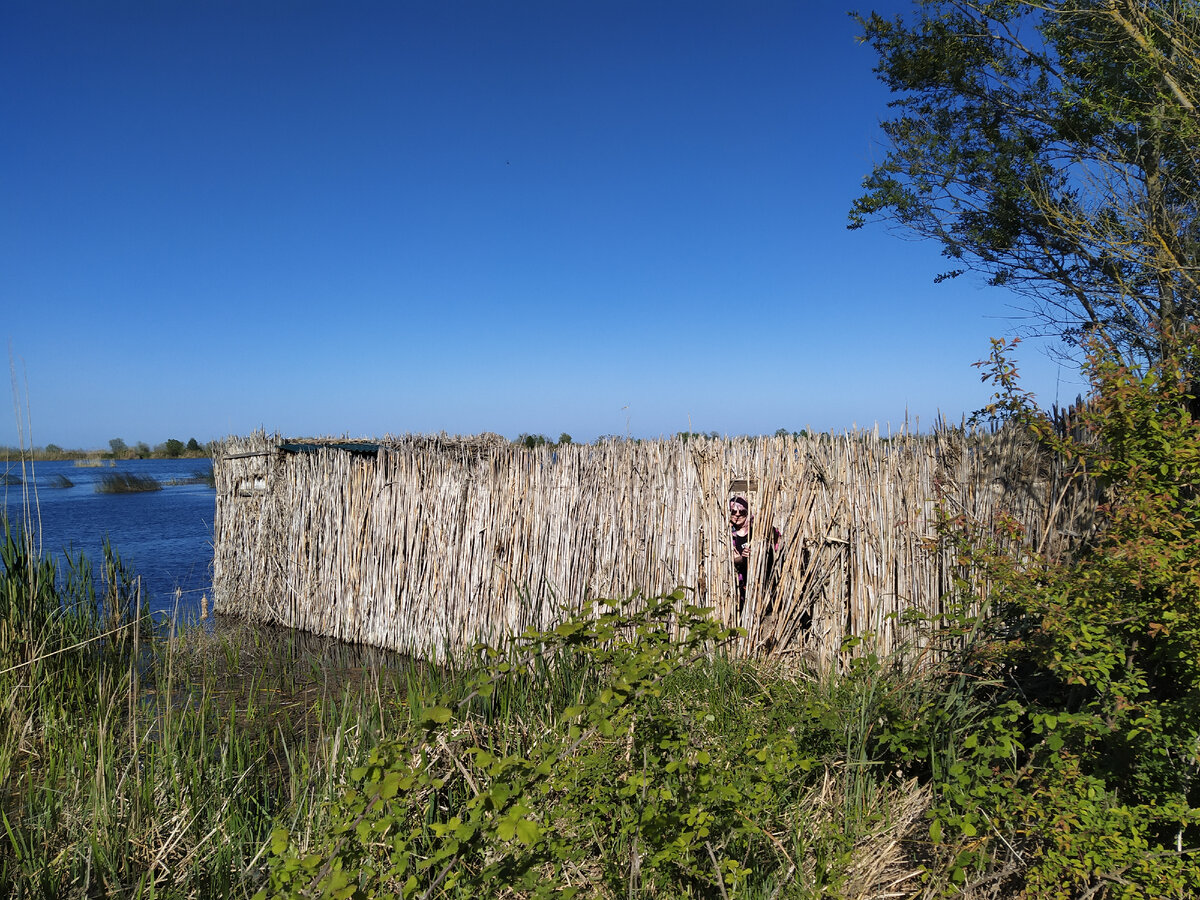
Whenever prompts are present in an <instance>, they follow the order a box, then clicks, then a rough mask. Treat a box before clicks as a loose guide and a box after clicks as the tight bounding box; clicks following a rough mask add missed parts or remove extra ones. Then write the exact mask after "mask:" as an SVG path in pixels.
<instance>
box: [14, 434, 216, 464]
mask: <svg viewBox="0 0 1200 900" xmlns="http://www.w3.org/2000/svg"><path fill="white" fill-rule="evenodd" d="M211 450H212V444H211V442H209V443H203V444H202V443H200V442H199V441H197V440H196V439H195V438H188V440H187V441H186V442H184V441H181V440H179V439H178V438H167V439H166V440H165V441H163V442H162V443H161V444H155V445H154V446H153V447H151V446H150V445H149V444H148V443H146V442H145V441H138V442H137V443H136V444H133V445H130V444H127V443H126V442H125V440H124V439H123V438H113V439H112V440H110V441H109V442H108V451H107V452H105V451H103V450H82V449H77V448H64V447H62V446H61V445H59V444H47V445H46V446H44V447H34V448H32V449H31V450H30V449H23V448H21V447H0V456H3V457H4V458H6V459H13V458H16V457H22V456H23V457H26V458H31V459H35V460H55V459H87V458H93V459H95V458H100V459H187V458H201V457H206V456H209V455H211Z"/></svg>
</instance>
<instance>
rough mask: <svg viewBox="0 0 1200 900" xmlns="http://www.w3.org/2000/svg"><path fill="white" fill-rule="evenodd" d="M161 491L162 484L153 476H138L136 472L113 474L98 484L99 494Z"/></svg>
mask: <svg viewBox="0 0 1200 900" xmlns="http://www.w3.org/2000/svg"><path fill="white" fill-rule="evenodd" d="M161 490H162V483H161V482H160V481H159V480H158V479H157V478H155V477H154V476H153V475H138V474H137V473H136V472H113V473H112V474H109V475H105V476H104V477H103V478H101V479H100V480H99V481H97V482H96V493H98V494H140V493H145V492H147V491H161Z"/></svg>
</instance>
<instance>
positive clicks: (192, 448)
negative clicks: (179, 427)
mask: <svg viewBox="0 0 1200 900" xmlns="http://www.w3.org/2000/svg"><path fill="white" fill-rule="evenodd" d="M184 449H186V450H187V452H188V453H200V452H202V451H203V450H204V448H203V447H201V446H200V444H199V443H197V441H196V439H195V438H188V442H187V447H185V448H184Z"/></svg>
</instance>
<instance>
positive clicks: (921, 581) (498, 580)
mask: <svg viewBox="0 0 1200 900" xmlns="http://www.w3.org/2000/svg"><path fill="white" fill-rule="evenodd" d="M283 443H284V442H283V441H281V439H280V438H279V437H278V436H275V437H268V436H267V435H265V434H261V433H260V434H256V435H253V436H251V437H249V438H232V439H230V440H228V441H226V442H224V443H223V444H222V445H221V447H220V448H219V449H218V451H217V453H216V454H215V457H214V470H215V472H216V487H217V519H216V537H215V544H216V548H215V560H214V593H215V597H216V602H217V604H218V607H217V608H218V609H219V610H220V611H221V612H224V613H230V614H238V615H243V616H246V617H248V618H251V619H253V620H259V621H267V622H272V623H278V624H282V625H287V626H290V627H294V628H302V629H306V630H309V631H313V632H317V633H319V634H325V635H332V636H335V637H338V638H341V639H344V640H348V641H355V642H361V643H366V644H372V645H376V646H381V647H388V648H392V649H395V650H400V651H403V652H407V653H412V654H417V655H421V656H426V657H432V658H440V657H442V656H444V655H445V654H446V653H447V652H453V651H455V650H457V649H460V648H463V647H467V646H470V645H471V644H473V643H474V642H476V641H480V640H488V641H495V640H499V639H502V638H503V637H504V636H505V635H507V634H512V633H514V632H519V631H521V630H524V629H525V628H527V627H531V626H532V627H537V628H545V627H549V626H552V625H553V624H554V623H555V621H556V620H557V618H558V617H559V616H560V615H561V610H562V609H563V608H565V607H577V606H578V605H579V604H580V603H581V602H582V601H583V600H585V599H587V598H594V597H598V596H623V595H627V594H630V593H633V592H635V591H641V592H643V593H646V594H652V593H658V592H661V591H665V590H670V589H672V588H674V587H676V586H678V585H686V586H688V587H690V588H693V589H694V590H695V593H696V602H697V603H699V604H701V605H704V606H711V607H713V608H714V609H715V610H716V611H717V613H718V614H719V615H720V616H722V617H723V618H724V619H725V620H726V621H730V622H734V623H736V624H739V625H741V626H742V627H744V628H745V629H746V630H747V638H746V640H745V642H744V646H743V650H744V651H746V652H771V653H775V654H791V653H806V654H808V655H810V656H812V657H813V658H814V659H815V660H819V661H821V662H824V663H829V662H832V661H835V660H836V659H837V654H838V653H839V648H840V647H841V645H842V641H843V639H844V638H845V637H846V636H847V635H851V634H855V635H864V634H872V635H874V638H875V640H876V641H877V642H878V644H879V646H880V649H882V650H889V649H892V648H894V647H896V646H897V645H898V644H900V643H901V642H903V641H907V640H910V639H911V638H912V635H910V634H908V633H906V632H905V631H904V630H903V628H902V626H901V625H900V624H899V622H898V616H896V615H893V614H896V613H900V612H903V611H904V610H906V609H908V608H910V607H917V608H920V609H923V610H925V611H927V612H936V611H938V609H939V604H940V603H941V602H942V598H943V597H944V596H945V595H946V594H947V592H948V591H950V590H951V589H952V588H953V586H954V583H955V579H956V578H959V577H961V576H963V575H964V574H967V573H965V572H964V571H962V570H961V566H960V565H959V562H958V559H957V554H956V552H955V551H954V550H953V548H951V547H949V546H947V545H946V542H944V541H940V540H939V539H938V531H937V528H936V522H937V515H938V510H939V509H943V510H945V511H947V512H948V513H949V514H951V515H961V516H963V517H965V520H966V521H968V522H970V523H971V524H973V525H977V526H979V527H982V528H986V527H987V526H988V525H989V524H990V523H993V522H995V521H996V520H997V517H998V516H1000V515H1001V514H1007V515H1010V516H1012V517H1013V518H1015V519H1016V520H1017V521H1018V522H1020V523H1022V524H1023V525H1024V526H1025V528H1026V532H1027V533H1026V541H1027V543H1028V546H1030V547H1033V548H1038V549H1043V550H1045V549H1054V548H1055V547H1057V546H1059V545H1061V544H1063V543H1064V542H1065V541H1068V540H1069V539H1070V538H1071V537H1072V536H1073V535H1074V536H1077V535H1079V534H1082V533H1085V532H1086V531H1087V530H1088V529H1089V528H1090V527H1091V521H1092V516H1093V514H1094V509H1095V498H1094V495H1093V494H1094V492H1093V490H1092V489H1091V488H1090V486H1088V485H1086V484H1084V483H1082V482H1081V481H1080V480H1079V479H1078V478H1073V477H1072V476H1071V473H1068V472H1064V471H1062V469H1061V466H1060V465H1059V464H1057V463H1056V462H1054V461H1053V460H1051V459H1048V458H1046V457H1044V455H1042V454H1040V453H1039V452H1038V451H1037V450H1036V448H1033V447H1031V446H1030V445H1029V444H1028V443H1027V442H1025V441H1024V440H1022V439H1021V437H1020V436H1019V435H1017V434H1016V433H1014V432H1007V431H1001V432H999V433H996V434H984V433H970V432H967V431H965V430H963V429H961V428H958V429H955V428H946V427H942V428H939V429H937V430H936V431H935V432H934V433H933V434H930V435H911V434H899V435H892V436H887V437H881V436H880V435H879V433H878V431H873V432H854V433H847V434H843V435H815V436H808V437H805V436H801V437H770V438H736V439H731V440H724V441H720V440H700V441H696V440H692V441H684V440H682V439H667V440H659V441H607V442H600V443H597V444H586V445H567V446H563V447H558V448H548V447H546V448H536V449H532V450H531V449H528V448H526V447H524V446H517V445H511V444H508V443H505V442H503V441H502V440H495V439H451V438H426V437H411V436H409V437H398V438H387V439H385V440H383V441H381V442H379V443H378V445H377V446H376V448H375V449H374V452H373V453H367V452H364V449H370V448H366V447H365V445H364V444H362V443H361V442H359V443H357V444H355V445H353V450H348V449H345V445H339V443H338V442H336V441H316V442H310V444H309V445H306V449H304V450H303V451H301V452H290V451H287V450H283V449H281V445H282V444H283ZM734 491H737V492H739V493H743V494H744V495H745V496H746V497H747V498H748V500H749V503H750V507H751V511H752V513H753V515H754V536H753V541H752V553H751V565H750V570H749V572H748V577H747V586H746V590H745V596H744V598H742V597H740V596H739V591H738V589H737V584H736V578H735V573H734V567H733V563H732V555H731V547H730V539H729V525H728V522H727V508H728V507H727V502H728V499H729V496H730V494H731V492H734ZM776 530H777V537H776V536H775V532H776ZM981 587H982V588H984V589H986V585H983V586H981Z"/></svg>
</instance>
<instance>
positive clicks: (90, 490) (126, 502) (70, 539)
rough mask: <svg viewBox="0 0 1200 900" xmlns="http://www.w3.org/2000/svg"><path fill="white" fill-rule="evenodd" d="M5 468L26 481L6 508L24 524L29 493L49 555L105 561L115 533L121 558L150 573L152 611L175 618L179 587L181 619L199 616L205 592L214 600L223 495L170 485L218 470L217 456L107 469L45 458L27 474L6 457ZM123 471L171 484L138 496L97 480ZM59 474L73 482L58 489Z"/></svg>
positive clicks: (145, 583) (124, 463)
mask: <svg viewBox="0 0 1200 900" xmlns="http://www.w3.org/2000/svg"><path fill="white" fill-rule="evenodd" d="M4 471H7V472H8V475H9V476H10V478H9V479H8V480H10V481H11V480H12V479H14V478H15V479H20V482H21V483H19V484H8V485H6V486H4V487H3V488H0V490H3V492H4V503H5V512H6V513H7V515H8V518H9V520H10V521H12V522H18V521H21V519H22V517H23V515H24V513H23V509H24V503H25V498H26V496H28V500H29V505H30V512H31V515H32V518H33V524H34V528H35V530H36V529H37V528H38V520H39V513H40V522H41V526H40V535H41V544H42V549H43V551H44V552H46V553H53V554H56V555H57V556H58V557H59V558H60V559H63V558H65V554H67V553H69V554H70V555H71V556H72V557H76V556H78V555H79V553H81V552H82V553H83V554H85V555H86V556H87V558H88V559H89V560H90V561H91V562H93V563H95V564H98V563H100V562H101V561H102V560H103V558H104V556H103V550H102V548H103V545H104V539H105V537H107V538H108V539H109V540H110V541H111V542H112V545H113V547H115V548H116V549H117V551H118V552H119V553H120V555H121V559H122V560H123V561H124V562H125V563H126V564H127V565H128V566H129V567H130V568H131V569H132V570H133V571H134V572H135V573H137V574H138V575H140V576H142V589H143V591H145V592H146V596H147V599H148V602H149V604H150V609H151V611H152V612H154V613H156V614H159V615H165V616H170V615H172V614H173V613H174V612H175V608H176V599H175V591H176V588H178V589H180V590H181V591H182V594H181V596H180V600H179V604H178V613H179V617H180V620H181V621H182V620H186V619H194V618H196V617H197V616H198V615H199V612H200V597H201V595H205V594H207V595H208V596H209V598H210V599H211V596H212V560H213V548H212V542H213V513H214V511H215V509H216V493H215V492H214V491H213V489H212V488H210V487H208V485H206V484H168V483H167V482H169V481H174V480H183V479H187V478H189V477H192V476H194V475H195V474H196V473H209V472H211V471H212V461H211V460H208V459H142V460H121V461H120V462H118V463H117V465H116V467H109V466H107V465H105V466H103V467H99V468H88V467H77V466H75V465H74V464H73V463H72V462H69V461H68V462H39V463H33V464H32V471H31V470H30V467H29V464H27V465H26V468H25V470H24V472H22V471H21V468H20V465H19V464H6V463H2V462H0V474H2V473H3V472H4ZM119 472H125V473H131V474H136V475H149V476H151V477H153V478H156V479H158V481H159V482H160V483H162V485H163V488H162V490H161V491H150V492H146V493H138V494H101V493H97V491H96V485H97V484H98V483H99V482H100V481H101V480H102V479H103V478H104V476H105V475H110V474H113V473H119ZM59 475H62V476H64V477H66V478H68V479H69V480H70V481H71V482H73V484H72V486H71V487H66V488H60V487H54V486H53V485H54V484H55V482H56V481H57V480H58V478H57V476H59ZM210 608H211V603H210Z"/></svg>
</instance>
